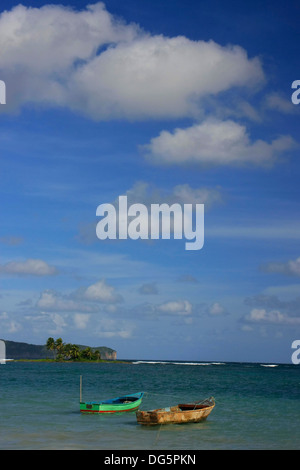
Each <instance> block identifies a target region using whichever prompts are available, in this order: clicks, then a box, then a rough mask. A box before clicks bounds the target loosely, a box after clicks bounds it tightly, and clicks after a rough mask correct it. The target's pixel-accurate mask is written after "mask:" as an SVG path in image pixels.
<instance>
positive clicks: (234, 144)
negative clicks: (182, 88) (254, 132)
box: [142, 119, 295, 166]
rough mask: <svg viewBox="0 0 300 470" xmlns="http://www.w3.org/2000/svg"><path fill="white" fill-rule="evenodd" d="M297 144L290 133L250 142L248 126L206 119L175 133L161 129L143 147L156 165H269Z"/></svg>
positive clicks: (178, 129)
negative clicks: (275, 137) (269, 141)
mask: <svg viewBox="0 0 300 470" xmlns="http://www.w3.org/2000/svg"><path fill="white" fill-rule="evenodd" d="M294 145H295V143H294V141H293V139H292V138H291V137H289V136H281V137H278V138H277V139H275V140H273V141H272V142H271V143H268V142H265V141H263V140H256V141H254V142H251V140H250V137H249V135H248V133H247V131H246V127H245V126H243V125H241V124H238V123H236V122H234V121H232V120H226V121H220V120H217V119H207V120H205V121H203V122H202V123H200V124H194V125H193V126H191V127H188V128H186V129H180V128H177V129H175V130H174V132H173V133H171V132H169V131H162V132H161V133H160V135H159V136H158V137H154V138H153V139H151V141H150V144H148V145H145V146H144V147H143V148H142V149H143V150H144V152H145V153H146V155H147V158H148V160H150V161H151V162H152V163H155V164H177V165H183V164H189V163H196V164H204V165H244V164H253V165H257V166H269V165H272V164H273V163H274V161H275V160H276V158H277V157H278V156H279V155H280V154H281V153H282V152H284V151H286V150H289V149H291V148H292V147H293V146H294Z"/></svg>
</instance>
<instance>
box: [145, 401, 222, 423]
mask: <svg viewBox="0 0 300 470" xmlns="http://www.w3.org/2000/svg"><path fill="white" fill-rule="evenodd" d="M214 406H215V400H214V398H213V397H210V398H208V399H206V400H204V401H202V402H196V403H180V404H178V405H176V406H171V407H167V408H159V409H157V410H150V411H141V410H139V411H137V412H136V418H137V422H138V423H139V424H145V425H155V424H171V423H174V424H181V423H199V422H200V421H203V420H205V419H206V418H207V417H208V415H209V414H210V413H211V411H212V410H213V408H214Z"/></svg>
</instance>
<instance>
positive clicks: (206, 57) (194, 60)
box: [70, 35, 263, 119]
mask: <svg viewBox="0 0 300 470" xmlns="http://www.w3.org/2000/svg"><path fill="white" fill-rule="evenodd" d="M262 80H263V72H262V69H261V65H260V62H259V60H258V59H252V60H249V59H248V58H247V54H246V53H245V51H244V50H243V49H242V48H240V47H237V46H235V47H231V46H229V47H222V46H220V45H218V44H216V43H215V42H213V41H209V42H205V41H191V40H189V39H187V38H185V37H182V36H180V37H175V38H166V37H164V36H162V35H160V36H150V35H140V36H139V37H137V38H135V39H134V40H133V41H127V42H120V43H119V44H117V45H116V46H115V47H110V48H109V49H107V50H106V51H104V52H102V54H100V55H98V56H96V57H95V58H93V59H92V60H91V61H89V62H88V63H86V64H85V65H84V66H83V67H80V68H78V69H77V70H76V72H75V74H74V76H73V77H72V80H71V85H70V86H71V89H72V92H73V97H74V98H73V102H72V105H73V107H74V108H75V109H76V108H77V109H79V110H82V103H85V110H86V111H87V113H88V114H89V115H91V116H93V117H95V118H96V119H102V118H110V117H124V118H129V119H134V118H147V117H156V118H157V117H159V118H163V117H181V116H192V115H195V114H197V113H198V108H199V99H200V98H201V97H203V96H205V95H207V94H213V95H215V94H218V93H219V92H221V91H225V90H228V89H229V88H231V87H234V86H250V85H253V84H257V83H259V82H261V81H262Z"/></svg>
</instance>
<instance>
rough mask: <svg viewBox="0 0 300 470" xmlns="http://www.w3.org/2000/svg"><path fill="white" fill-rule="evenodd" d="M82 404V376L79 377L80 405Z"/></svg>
mask: <svg viewBox="0 0 300 470" xmlns="http://www.w3.org/2000/svg"><path fill="white" fill-rule="evenodd" d="M81 402H82V375H81V376H80V403H81Z"/></svg>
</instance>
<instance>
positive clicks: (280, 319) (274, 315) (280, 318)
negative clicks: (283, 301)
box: [245, 308, 300, 326]
mask: <svg viewBox="0 0 300 470" xmlns="http://www.w3.org/2000/svg"><path fill="white" fill-rule="evenodd" d="M245 320H246V322H250V323H271V324H275V325H276V324H277V325H278V324H279V325H291V326H293V325H300V317H292V316H289V315H287V314H285V313H282V312H280V311H279V310H269V311H268V310H266V309H264V308H254V309H252V310H251V312H250V314H249V315H247V316H246V317H245Z"/></svg>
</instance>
